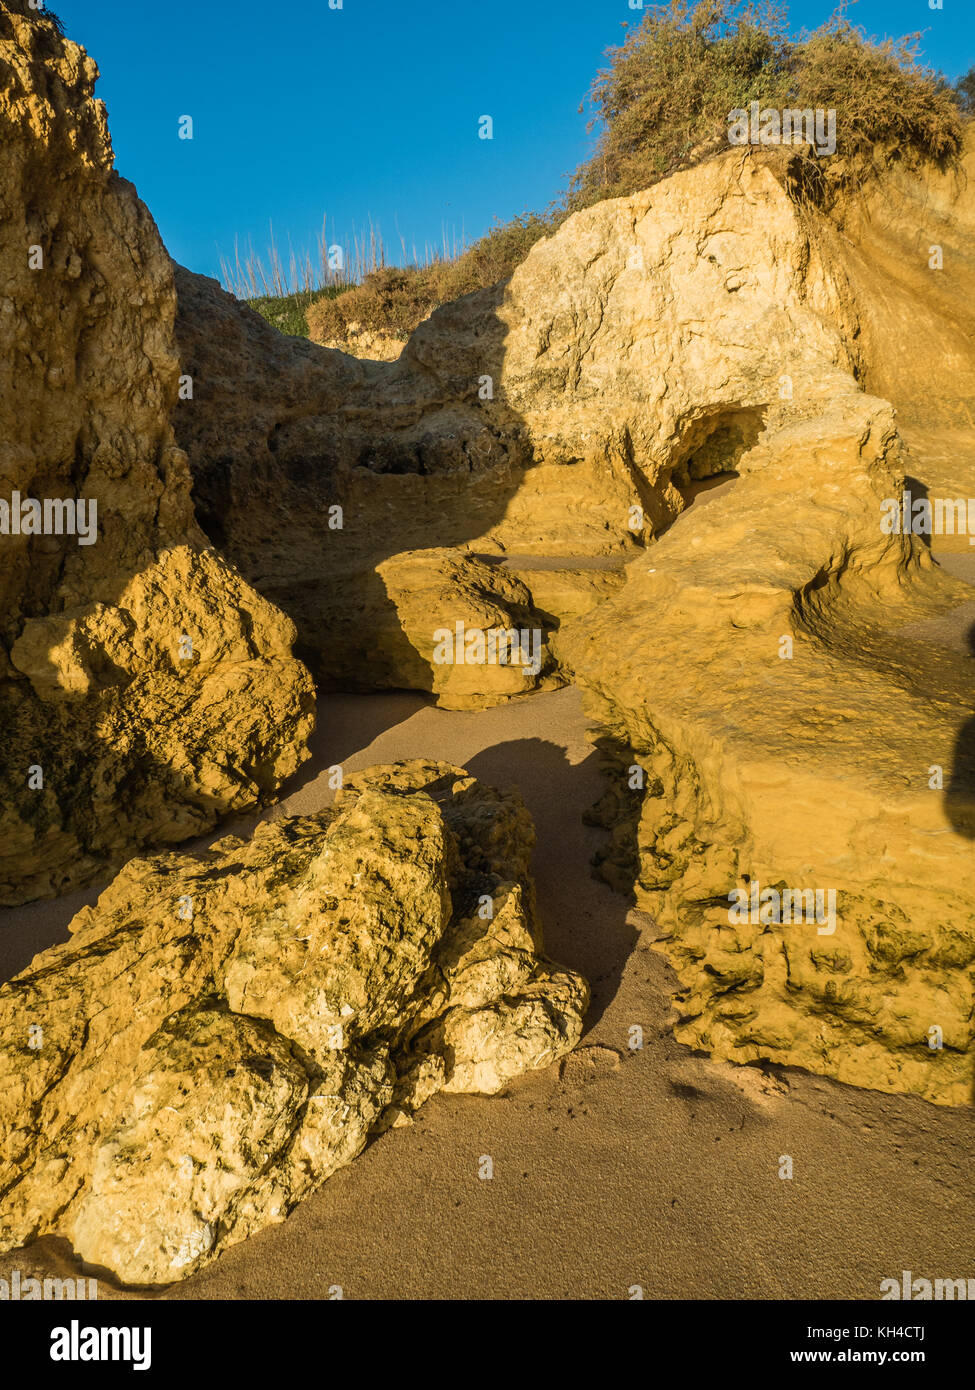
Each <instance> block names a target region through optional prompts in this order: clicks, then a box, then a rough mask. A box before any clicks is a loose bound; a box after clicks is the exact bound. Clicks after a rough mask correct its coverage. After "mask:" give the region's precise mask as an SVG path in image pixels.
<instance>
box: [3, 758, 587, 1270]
mask: <svg viewBox="0 0 975 1390" xmlns="http://www.w3.org/2000/svg"><path fill="white" fill-rule="evenodd" d="M532 842H533V831H532V826H531V821H530V819H529V817H528V814H527V812H526V811H525V809H524V807H523V805H522V804H521V802H520V800H519V799H518V798H517V796H516V795H515V794H513V793H512V794H506V795H500V794H498V793H497V792H494V791H492V790H490V789H489V788H486V787H483V786H481V785H480V784H479V783H477V782H475V781H474V779H473V778H471V777H469V776H468V775H467V774H466V773H465V772H463V771H462V770H461V769H458V768H453V767H449V766H447V765H444V764H439V763H428V762H419V763H403V764H396V765H392V766H387V767H380V768H374V769H371V770H370V771H369V772H367V773H363V774H360V775H359V776H357V777H355V778H354V779H350V780H349V782H348V783H347V784H346V787H345V788H344V790H343V792H342V794H341V796H340V798H339V800H338V802H337V804H336V807H335V808H333V809H331V810H329V811H326V812H324V813H322V814H320V815H318V816H314V817H309V818H307V819H293V820H281V821H277V822H265V823H263V824H261V825H260V826H259V827H258V829H257V830H256V832H255V834H254V836H253V838H252V839H251V840H250V841H247V842H243V841H241V840H238V839H235V838H227V839H224V840H221V841H220V842H219V843H217V844H216V845H214V846H213V847H212V848H211V849H210V850H209V851H208V852H207V853H204V854H202V855H199V856H189V855H179V856H177V855H173V854H170V855H159V856H156V857H154V858H148V859H135V860H132V861H130V863H129V864H127V865H126V867H125V868H124V869H123V871H122V872H121V873H120V874H119V876H118V877H117V878H116V880H115V881H114V883H112V884H111V885H110V887H109V888H107V889H106V890H105V892H104V893H103V894H102V895H101V897H100V898H99V900H98V903H97V904H96V906H95V907H93V908H86V909H85V910H84V911H82V912H81V913H79V914H78V916H77V917H76V918H75V919H74V921H73V922H72V924H71V929H72V932H73V937H72V940H71V941H70V942H69V943H68V944H66V945H64V946H58V947H55V948H54V949H52V950H49V951H46V952H44V953H43V954H42V955H40V956H38V957H37V958H36V959H35V960H34V962H33V963H32V965H31V967H30V969H29V970H27V971H25V972H24V973H23V974H22V975H20V976H18V977H17V978H16V979H15V980H13V981H12V982H11V983H10V984H9V985H5V986H3V987H2V988H0V1151H2V1155H3V1165H4V1166H3V1178H2V1180H0V1193H2V1204H0V1211H2V1216H0V1248H2V1249H4V1250H8V1249H10V1248H12V1247H14V1246H17V1245H20V1244H24V1243H26V1242H27V1241H30V1240H32V1239H34V1238H35V1237H36V1236H38V1235H39V1234H41V1233H43V1232H47V1231H57V1232H59V1233H61V1234H62V1235H64V1236H66V1237H67V1238H68V1239H69V1240H70V1241H71V1242H72V1244H73V1245H74V1247H75V1250H76V1251H77V1253H78V1254H79V1255H80V1256H81V1257H82V1258H83V1259H84V1260H86V1261H88V1262H90V1263H92V1264H95V1265H103V1266H106V1267H107V1268H109V1269H111V1270H113V1271H114V1272H115V1273H116V1274H117V1275H118V1277H119V1278H120V1279H122V1280H123V1281H126V1282H130V1283H145V1284H156V1283H166V1282H172V1281H173V1280H176V1279H180V1278H182V1277H185V1276H186V1275H187V1274H190V1273H192V1272H193V1271H194V1270H196V1269H198V1268H200V1266H201V1265H203V1264H204V1263H206V1262H207V1261H208V1260H211V1259H213V1258H214V1257H215V1256H216V1255H217V1254H218V1253H219V1252H220V1251H221V1250H223V1249H224V1248H225V1247H226V1246H228V1245H231V1244H233V1243H235V1242H236V1241H239V1240H242V1239H244V1238H245V1237H246V1236H247V1235H248V1234H250V1233H251V1232H253V1231H255V1230H258V1229H259V1228H260V1227H262V1226H265V1225H267V1224H269V1223H272V1222H276V1221H281V1220H283V1219H284V1217H285V1216H286V1215H287V1213H288V1211H289V1210H290V1209H291V1207H292V1206H293V1205H294V1204H295V1203H296V1202H297V1201H298V1200H299V1199H300V1198H301V1197H302V1196H304V1195H305V1194H306V1193H308V1192H309V1191H310V1190H311V1189H312V1188H313V1187H315V1186H316V1185H318V1184H319V1183H321V1182H322V1181H323V1180H324V1179H325V1178H326V1177H328V1176H329V1175H330V1174H331V1173H333V1172H334V1171H335V1170H336V1169H337V1168H340V1167H342V1166H343V1165H345V1164H347V1163H349V1162H351V1161H352V1159H354V1158H355V1157H356V1155H357V1154H358V1153H360V1152H361V1150H362V1148H363V1147H364V1146H365V1144H366V1141H367V1138H368V1136H369V1134H370V1133H371V1132H373V1131H375V1130H377V1129H383V1128H388V1127H389V1126H390V1125H394V1124H398V1123H405V1122H407V1121H408V1118H409V1116H410V1114H411V1112H412V1111H413V1110H414V1109H415V1108H416V1107H417V1106H418V1105H420V1104H421V1103H422V1102H423V1101H424V1100H426V1099H427V1098H428V1097H429V1096H431V1095H433V1094H434V1093H435V1092H437V1091H441V1090H443V1091H451V1092H481V1093H486V1094H492V1093H494V1092H496V1091H498V1090H500V1089H501V1088H502V1087H503V1086H504V1085H505V1084H506V1083H507V1082H508V1081H509V1080H510V1079H511V1078H512V1077H514V1076H517V1075H519V1074H521V1073H523V1072H526V1071H530V1070H532V1069H533V1068H536V1067H543V1066H547V1065H549V1064H550V1063H551V1062H554V1061H556V1060H557V1059H558V1058H560V1057H561V1056H563V1055H564V1054H565V1053H566V1052H568V1051H569V1050H570V1049H571V1048H572V1047H573V1046H574V1045H575V1043H576V1042H577V1041H578V1039H579V1036H580V1033H581V1028H582V1017H583V1014H584V1012H585V1009H586V1005H587V1002H588V992H587V988H586V985H585V983H584V981H583V980H582V979H581V978H580V977H579V976H578V975H575V974H573V973H572V972H571V971H567V970H562V969H560V968H559V967H557V966H554V965H552V964H551V963H550V962H548V961H547V960H546V959H545V957H544V956H543V955H542V954H541V942H540V937H539V933H538V928H537V925H536V921H535V916H534V896H533V889H532V884H531V880H530V876H529V868H528V863H529V856H530V853H531V847H532Z"/></svg>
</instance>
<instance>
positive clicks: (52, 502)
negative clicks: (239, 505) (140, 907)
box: [0, 0, 313, 903]
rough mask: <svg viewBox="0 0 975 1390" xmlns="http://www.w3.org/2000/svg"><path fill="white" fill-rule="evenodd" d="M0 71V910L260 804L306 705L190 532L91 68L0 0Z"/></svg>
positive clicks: (163, 298) (171, 304) (186, 482)
mask: <svg viewBox="0 0 975 1390" xmlns="http://www.w3.org/2000/svg"><path fill="white" fill-rule="evenodd" d="M0 64H2V66H3V70H4V74H5V82H4V90H3V94H2V95H0V129H2V136H3V138H2V141H0V281H2V285H0V343H2V352H0V416H2V419H0V426H2V430H0V432H2V441H0V520H2V522H3V524H2V525H0V554H2V563H0V846H2V847H0V903H13V902H19V901H24V900H25V899H29V898H31V897H37V896H44V895H49V894H53V893H58V892H62V891H64V890H65V889H67V888H68V887H70V886H72V885H75V884H78V883H80V882H83V881H85V880H86V879H89V878H90V877H92V875H94V874H96V873H98V872H103V871H104V869H105V867H106V865H109V864H115V865H117V864H119V863H120V862H121V861H122V860H123V859H124V858H125V857H126V855H128V854H130V853H132V852H133V850H134V849H137V848H138V847H140V846H142V845H145V844H147V843H153V842H157V843H158V842H167V841H169V842H175V841H178V840H181V839H185V838H186V837H187V836H190V835H194V834H198V833H199V832H200V831H202V830H204V829H206V828H207V827H209V826H211V825H213V824H214V823H215V821H216V820H217V819H218V817H219V816H220V815H221V814H223V813H226V812H230V811H237V810H241V809H243V808H244V807H247V806H252V805H254V804H255V803H256V802H258V801H259V800H261V799H266V798H267V797H269V796H270V795H271V794H273V792H274V791H275V790H276V788H277V787H278V786H279V784H280V783H281V781H282V780H283V779H284V778H285V777H287V776H288V775H289V774H290V773H291V772H293V771H294V770H295V768H296V767H297V766H298V765H299V763H300V762H301V760H302V758H303V756H304V745H305V739H306V736H307V734H308V732H309V731H310V728H311V726H312V720H313V694H312V687H311V682H310V679H309V676H308V673H307V672H306V671H305V670H304V669H303V668H302V667H301V666H300V665H299V663H298V662H297V661H295V660H294V658H293V657H292V651H291V646H292V641H293V637H294V630H293V627H292V625H291V623H290V621H289V620H288V619H287V618H285V617H284V616H283V615H282V614H281V613H279V612H277V611H276V610H275V609H273V608H272V607H271V605H270V604H269V603H268V602H267V601H266V600H265V599H263V598H262V597H260V595H259V594H257V593H256V592H255V591H254V590H253V589H252V588H250V587H249V586H248V585H247V584H246V583H244V582H242V581H241V579H240V577H239V576H238V575H237V574H236V573H235V572H234V571H233V570H232V569H231V567H230V566H229V565H228V564H227V563H226V562H225V561H224V560H222V559H221V558H220V557H219V556H218V555H216V554H215V553H214V552H213V551H212V549H211V548H209V545H208V542H207V538H206V537H205V536H204V535H203V533H202V532H201V531H200V529H199V527H198V525H197V524H196V521H195V518H194V515H193V508H192V504H191V500H190V475H189V472H188V469H187V464H186V456H185V454H184V453H183V452H182V451H181V450H180V449H179V448H178V447H177V446H176V443H175V440H174V438H173V434H172V426H171V423H170V421H171V416H172V414H173V411H174V408H175V406H176V401H177V395H178V391H179V362H178V358H177V355H176V351H175V347H174V339H173V321H174V316H175V310H176V295H175V289H174V282H173V271H172V264H171V262H170V260H169V257H168V256H167V255H166V252H165V249H164V248H163V245H162V242H161V241H160V239H159V235H158V233H157V231H156V228H155V225H154V223H153V221H152V218H151V217H150V215H149V213H148V212H147V210H146V209H145V207H144V206H143V204H142V203H141V202H140V201H139V199H138V197H137V196H136V193H135V190H134V188H133V187H132V186H131V184H128V183H126V182H125V181H124V180H123V179H120V178H119V177H118V176H117V175H116V174H115V173H114V172H113V168H112V163H113V155H112V148H111V143H110V140H109V135H108V129H107V125H106V119H105V109H104V107H103V105H102V103H101V102H100V101H97V100H95V99H94V98H93V95H92V93H93V89H94V85H95V80H96V77H97V69H96V67H95V64H94V62H93V61H92V59H91V58H89V57H88V56H87V55H86V54H85V52H84V50H83V49H81V48H79V47H78V46H77V45H75V44H73V43H70V42H68V41H67V40H66V39H64V38H63V37H62V36H61V34H60V32H59V29H58V26H57V24H56V21H54V20H53V19H51V18H50V17H49V16H48V15H47V14H46V13H44V12H43V11H38V10H35V9H32V8H30V7H29V6H28V4H27V3H26V0H0ZM79 503H82V504H83V508H79V506H78V504H79ZM35 511H36V517H35V515H34V513H35ZM82 516H84V526H82V524H81V518H82Z"/></svg>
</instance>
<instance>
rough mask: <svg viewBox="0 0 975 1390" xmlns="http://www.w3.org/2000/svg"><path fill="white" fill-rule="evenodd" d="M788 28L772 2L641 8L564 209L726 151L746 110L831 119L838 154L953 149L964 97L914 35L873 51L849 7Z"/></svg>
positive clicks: (614, 65) (619, 52) (610, 72)
mask: <svg viewBox="0 0 975 1390" xmlns="http://www.w3.org/2000/svg"><path fill="white" fill-rule="evenodd" d="M787 24H788V18H787V12H786V9H785V7H784V6H783V5H781V4H778V3H776V2H775V0H769V3H759V2H758V0H693V2H692V0H669V3H668V4H665V5H655V6H653V8H652V9H650V10H648V11H647V13H646V14H645V15H644V18H643V20H642V21H641V23H640V25H639V26H638V27H637V28H636V29H634V30H633V32H632V33H631V34H630V35H629V37H628V38H627V39H626V41H625V42H624V43H623V44H622V45H621V46H620V47H618V48H613V49H610V50H609V52H608V54H607V57H608V58H609V65H608V67H606V68H604V69H603V70H602V71H601V72H600V73H599V74H598V76H597V77H596V79H595V81H594V83H593V85H592V88H591V90H590V93H589V100H590V102H591V104H592V107H593V109H594V112H595V116H594V124H599V125H600V126H601V132H600V136H599V140H598V143H597V147H596V151H595V153H594V155H593V157H592V159H590V160H589V161H588V162H587V163H586V164H584V165H583V166H582V167H581V168H580V169H579V171H578V172H577V174H576V176H575V178H574V180H573V183H572V188H571V191H570V195H569V202H570V206H571V207H572V208H573V209H576V208H580V207H587V206H589V205H590V204H591V203H594V202H597V201H599V200H600V199H602V198H610V197H619V196H623V195H626V194H629V193H634V192H636V191H637V190H638V189H641V188H645V187H646V186H647V185H649V184H652V183H655V182H656V181H657V180H658V179H660V178H663V177H665V176H666V175H667V174H669V173H671V172H672V171H673V170H674V169H676V168H677V167H678V166H679V165H680V164H682V163H683V162H685V161H686V160H688V159H689V158H690V157H692V156H693V155H694V153H695V152H696V151H697V150H699V149H700V148H701V147H702V146H703V147H709V144H710V142H714V144H715V145H716V146H720V145H722V144H724V142H725V138H726V134H727V128H728V113H729V112H730V111H732V110H735V109H737V108H747V107H748V105H749V103H750V102H753V101H757V102H759V103H760V104H761V105H762V106H763V107H775V108H778V109H782V108H785V107H792V108H799V109H806V108H812V109H817V108H819V109H822V110H827V111H828V110H831V109H832V110H835V111H836V130H837V154H838V155H839V156H841V157H850V156H852V157H857V156H860V155H863V154H865V153H866V152H867V151H869V150H871V149H872V148H873V147H874V146H877V145H881V146H885V147H887V148H896V149H898V150H900V151H907V150H915V151H917V152H919V153H921V154H924V155H927V156H929V157H932V158H935V159H942V158H944V157H945V156H948V155H951V154H953V153H954V152H955V151H956V150H957V149H958V148H959V146H960V141H961V118H960V115H959V107H960V105H961V102H962V93H961V91H960V89H957V90H955V91H953V90H952V89H951V87H949V85H948V83H947V82H946V81H945V79H944V78H943V77H941V76H940V75H938V74H937V73H934V72H932V71H931V70H930V69H928V68H926V67H924V66H923V65H922V64H921V63H920V62H919V61H918V52H919V36H918V35H916V34H912V35H907V36H906V37H905V38H902V39H898V40H896V41H892V40H885V41H884V42H882V43H880V42H878V41H877V40H875V39H871V38H868V37H867V36H866V35H865V34H864V33H863V31H862V30H860V29H857V28H855V27H854V26H853V25H852V24H851V23H850V22H849V20H848V19H847V17H846V10H845V6H841V7H840V9H839V10H838V11H837V12H836V13H835V14H834V15H833V16H832V18H831V19H829V20H828V21H827V22H826V23H825V24H824V25H822V26H821V27H820V28H819V29H816V30H814V31H813V32H811V33H809V32H804V33H803V34H802V35H800V37H799V39H797V40H792V39H790V38H789V37H788V32H787Z"/></svg>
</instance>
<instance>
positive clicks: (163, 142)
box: [51, 0, 975, 275]
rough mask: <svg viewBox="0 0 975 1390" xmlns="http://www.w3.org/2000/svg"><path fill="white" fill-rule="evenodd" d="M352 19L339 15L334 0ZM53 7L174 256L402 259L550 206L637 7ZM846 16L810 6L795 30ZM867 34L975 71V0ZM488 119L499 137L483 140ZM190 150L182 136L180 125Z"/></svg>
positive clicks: (122, 165) (54, 2)
mask: <svg viewBox="0 0 975 1390" xmlns="http://www.w3.org/2000/svg"><path fill="white" fill-rule="evenodd" d="M333 3H334V0H333ZM342 4H343V7H342V9H341V10H333V9H330V8H329V0H277V3H273V2H272V3H269V2H268V0H51V7H52V8H53V9H54V10H55V11H56V12H57V13H58V14H59V15H60V16H61V19H62V20H63V22H64V27H65V31H66V33H67V34H68V36H69V37H71V38H73V39H75V40H76V41H77V42H79V43H82V44H83V45H84V46H85V47H86V48H87V49H88V51H89V52H90V53H91V55H92V56H93V57H94V58H95V59H96V61H97V62H98V65H99V67H100V69H101V73H102V76H101V80H100V82H99V85H98V95H99V96H101V98H102V99H103V100H104V101H105V102H106V103H107V106H108V112H109V121H110V124H111V130H112V137H113V141H114V145H115V152H116V166H117V168H118V169H119V172H120V173H122V174H124V175H125V177H126V178H129V179H131V180H132V181H133V182H134V183H135V185H136V186H137V188H138V190H139V193H140V195H141V196H142V198H143V199H144V200H145V202H146V203H148V205H149V207H150V209H151V211H152V213H153V215H154V216H155V218H156V221H157V222H158V224H159V228H160V231H161V232H162V235H163V239H164V241H165V242H166V245H167V247H168V248H169V250H170V252H171V254H172V255H173V256H174V257H175V258H176V260H178V261H181V262H182V263H183V264H184V265H187V266H189V267H190V268H191V269H193V270H197V271H201V272H203V273H204V274H208V275H216V274H217V273H218V254H217V248H218V247H219V248H220V250H222V251H224V252H230V251H232V249H233V244H234V238H235V237H239V238H240V240H241V243H242V244H245V243H246V242H247V240H248V238H251V239H252V240H253V242H254V244H255V246H263V245H264V244H265V242H266V240H267V228H268V221H269V219H273V222H274V229H275V234H276V236H277V237H278V239H279V240H280V241H282V242H284V241H286V240H287V238H288V236H290V238H291V240H292V243H293V244H294V245H295V246H296V247H297V246H301V245H303V244H314V240H315V236H316V234H317V232H318V230H319V229H320V227H321V221H322V214H323V212H327V214H328V218H329V227H330V229H331V234H330V237H329V239H330V240H344V239H345V237H346V236H347V235H348V234H349V233H350V232H351V229H352V225H353V223H354V224H355V225H356V227H358V228H362V227H363V226H364V225H365V224H366V222H367V220H368V219H369V217H371V218H372V219H373V221H374V222H376V223H378V224H379V227H380V229H381V231H382V233H383V235H384V237H385V239H386V241H387V244H394V245H395V246H397V247H398V244H399V235H398V232H397V226H398V229H399V232H401V233H402V235H403V236H404V237H405V239H406V242H407V246H408V247H410V245H411V244H412V243H413V242H415V243H416V245H417V246H418V248H420V249H421V250H422V247H423V245H424V243H425V242H431V243H437V244H439V242H440V241H441V237H442V231H443V228H444V227H445V226H446V228H447V229H448V234H450V233H451V232H453V233H455V234H456V235H457V237H458V238H459V237H460V236H461V235H462V234H463V235H465V236H466V238H467V240H473V239H474V238H475V237H477V236H479V235H481V233H483V232H484V231H486V230H487V228H488V227H489V226H490V225H491V223H492V221H493V220H494V219H495V218H496V217H499V218H502V219H507V218H509V217H512V216H514V215H515V214H516V213H519V212H524V211H526V210H529V209H532V208H539V209H541V208H544V207H545V206H546V205H547V204H548V203H549V202H550V201H551V200H552V199H553V198H555V197H556V196H557V195H558V194H559V192H560V191H561V189H562V188H563V187H564V185H565V182H566V179H567V177H568V175H569V174H570V173H571V171H572V170H573V169H574V168H575V167H576V165H577V164H578V163H579V162H580V160H581V159H582V158H583V157H584V156H585V155H586V153H587V152H588V150H589V149H590V147H591V143H592V140H593V139H594V136H593V135H588V134H587V133H586V121H587V117H586V116H585V115H581V114H579V111H578V107H579V103H580V101H581V100H582V98H583V97H584V96H585V93H586V91H587V88H588V86H589V83H590V81H591V79H592V77H593V76H594V74H595V72H596V70H597V69H598V68H599V67H600V66H601V65H602V57H603V53H604V50H605V49H606V48H607V47H608V46H610V45H611V44H618V43H620V42H622V39H623V37H624V36H625V30H624V29H623V28H621V25H622V24H623V23H627V22H629V23H636V22H638V21H639V19H640V17H641V16H640V13H639V12H638V11H637V12H634V11H633V10H630V9H629V8H628V3H627V0H342ZM833 8H834V5H833V0H793V3H792V4H790V5H789V15H790V19H791V21H792V25H793V28H794V29H799V28H802V27H803V26H809V27H815V25H817V24H819V23H821V22H822V21H823V20H824V19H826V18H827V17H828V15H829V14H830V12H831V11H832V9H833ZM851 18H852V19H853V21H854V22H855V23H857V24H860V25H861V26H862V27H863V28H865V29H866V30H867V31H868V32H869V33H871V34H875V35H881V36H882V35H892V36H894V35H900V34H902V33H906V32H909V31H913V30H918V29H923V30H926V31H927V32H926V33H925V36H924V52H925V56H926V59H927V61H928V62H929V63H930V64H931V65H932V66H933V67H936V68H940V69H941V70H943V71H944V72H945V73H946V74H947V75H948V76H949V77H951V78H952V79H955V78H957V77H958V76H960V75H961V73H962V72H964V71H966V70H967V69H968V68H969V67H970V66H971V65H972V63H973V62H975V0H944V7H943V9H942V10H940V11H938V10H931V9H930V8H929V0H859V3H858V4H856V5H854V6H853V7H852V10H851ZM485 114H489V115H491V116H492V117H493V120H494V139H493V140H479V139H478V138H477V121H478V118H479V117H480V116H482V115H485ZM183 115H191V116H192V117H193V121H194V139H193V140H192V141H185V140H179V139H178V138H177V123H178V120H179V117H180V116H183Z"/></svg>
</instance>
